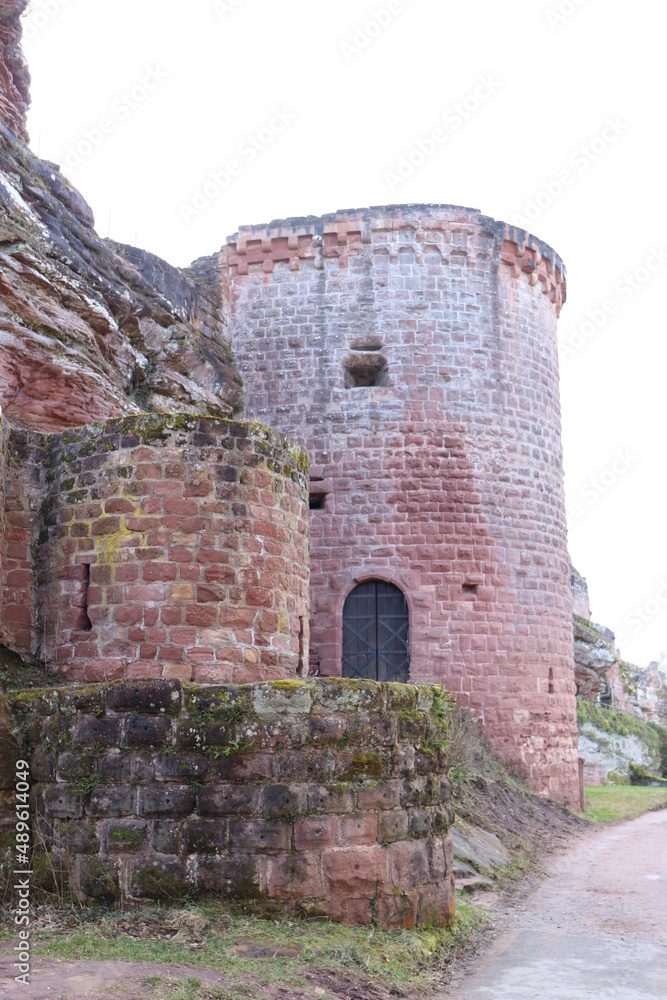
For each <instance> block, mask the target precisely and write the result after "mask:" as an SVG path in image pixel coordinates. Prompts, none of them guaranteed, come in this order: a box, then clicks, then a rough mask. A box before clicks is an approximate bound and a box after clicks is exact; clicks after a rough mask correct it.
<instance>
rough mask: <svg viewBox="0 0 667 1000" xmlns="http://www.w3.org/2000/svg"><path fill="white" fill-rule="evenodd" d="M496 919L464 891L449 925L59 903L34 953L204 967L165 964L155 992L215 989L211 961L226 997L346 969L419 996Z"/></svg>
mask: <svg viewBox="0 0 667 1000" xmlns="http://www.w3.org/2000/svg"><path fill="white" fill-rule="evenodd" d="M490 922H491V921H490V917H489V915H488V913H486V912H485V911H483V910H482V909H480V908H478V907H475V906H471V905H470V904H469V903H466V902H464V901H463V899H460V900H457V916H456V919H455V921H454V923H453V924H452V926H451V927H449V928H443V929H433V930H426V929H420V930H415V931H397V932H394V933H387V932H384V931H379V930H377V929H376V928H372V929H371V928H368V927H346V926H343V925H341V924H334V923H330V922H327V921H305V920H296V919H291V918H290V919H276V920H265V919H260V918H256V917H245V916H244V917H239V916H235V915H234V914H232V913H231V912H230V911H229V910H227V909H225V908H224V907H221V906H219V905H217V904H214V903H211V904H202V905H200V906H197V907H190V908H188V909H181V910H178V909H174V908H161V907H154V908H151V909H150V910H148V909H145V910H137V911H132V912H129V913H113V912H111V913H107V914H92V913H88V912H86V911H81V912H79V911H76V910H69V911H50V914H49V913H46V914H45V917H44V918H43V919H41V920H38V922H37V925H36V927H35V932H34V937H33V944H34V948H35V954H38V955H40V956H42V957H45V958H55V959H60V960H62V961H71V960H78V961H100V962H101V961H117V962H140V963H154V964H155V965H156V966H160V965H165V964H171V965H187V966H190V967H192V968H195V969H197V970H199V969H201V970H202V982H198V980H196V979H190V980H186V981H185V982H183V983H176V982H173V981H170V980H168V979H165V978H163V977H162V976H161V975H160V973H159V972H158V971H157V970H156V974H155V976H151V977H149V978H148V979H147V980H146V982H145V985H146V998H147V1000H148V998H150V997H154V998H155V1000H205V998H208V997H214V998H216V994H215V993H212V992H211V986H210V985H207V984H206V983H205V982H203V980H204V979H205V976H204V970H212V971H215V972H219V973H221V974H222V975H223V976H224V978H225V989H226V990H227V993H225V992H224V991H222V992H220V993H219V995H220V997H224V998H225V1000H227V997H229V1000H232V998H235V997H236V995H237V993H238V995H239V996H243V997H248V998H249V997H255V996H257V997H262V996H264V995H265V993H264V992H263V990H268V991H269V992H268V993H267V994H266V995H273V994H272V993H271V992H270V989H271V987H273V986H278V985H280V986H282V987H287V988H292V989H295V990H299V989H301V990H305V991H306V995H307V996H310V995H313V994H312V989H313V988H314V986H318V985H319V988H320V989H321V988H323V987H324V988H325V992H324V993H321V992H318V993H317V995H318V996H324V997H326V996H327V995H328V994H327V992H326V987H327V985H328V984H330V983H331V982H333V980H332V977H334V978H335V977H336V976H338V975H340V976H343V977H348V978H352V979H353V980H357V981H360V982H363V983H364V984H367V985H368V989H369V992H368V996H369V997H372V996H374V995H375V994H374V993H373V992H372V989H371V988H372V987H374V988H377V989H385V990H389V991H396V992H397V993H398V994H399V995H400V994H402V993H404V994H406V995H410V996H412V995H413V994H418V995H424V994H428V993H430V992H431V991H433V990H434V989H436V988H437V987H438V986H439V985H440V984H441V983H442V981H443V977H444V976H445V974H446V970H447V968H448V966H449V965H450V963H451V961H452V959H453V958H454V957H455V956H456V955H458V954H461V953H462V952H463V951H465V950H469V949H471V948H472V947H473V946H474V944H475V942H476V940H477V938H478V936H479V934H480V933H481V932H482V931H483V930H485V929H486V928H487V927H488V926H489V925H490ZM176 928H180V929H179V930H178V933H176V934H175V933H174V931H175V929H176ZM329 988H330V989H331V986H330V985H329ZM216 989H217V987H216ZM235 991H236V992H235ZM331 995H333V996H336V995H337V993H336V991H335V990H333V991H332V994H331ZM216 1000H217V998H216Z"/></svg>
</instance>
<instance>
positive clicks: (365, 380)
mask: <svg viewBox="0 0 667 1000" xmlns="http://www.w3.org/2000/svg"><path fill="white" fill-rule="evenodd" d="M343 373H344V383H345V388H346V389H360V388H364V387H366V388H368V387H370V386H386V385H387V384H388V376H389V371H388V366H387V359H386V358H383V357H382V355H381V354H370V353H364V354H362V353H360V354H358V355H353V356H351V357H348V358H346V359H345V361H344V362H343Z"/></svg>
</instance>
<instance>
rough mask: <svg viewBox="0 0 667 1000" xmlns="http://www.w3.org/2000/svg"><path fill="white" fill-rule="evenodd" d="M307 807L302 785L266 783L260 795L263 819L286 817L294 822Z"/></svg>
mask: <svg viewBox="0 0 667 1000" xmlns="http://www.w3.org/2000/svg"><path fill="white" fill-rule="evenodd" d="M307 808H308V794H307V791H306V788H305V787H304V786H303V785H267V786H266V787H265V788H264V794H263V797H262V814H263V816H264V818H265V819H288V820H289V822H291V823H294V822H295V820H296V819H297V817H299V816H301V815H303V814H304V813H305V812H306V811H307Z"/></svg>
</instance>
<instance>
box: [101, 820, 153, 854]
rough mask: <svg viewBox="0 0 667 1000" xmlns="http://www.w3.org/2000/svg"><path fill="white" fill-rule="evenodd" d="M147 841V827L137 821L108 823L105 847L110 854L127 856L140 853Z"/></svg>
mask: <svg viewBox="0 0 667 1000" xmlns="http://www.w3.org/2000/svg"><path fill="white" fill-rule="evenodd" d="M147 839H148V826H147V824H146V823H142V822H140V821H137V820H125V821H123V822H119V823H109V825H108V826H107V847H108V850H109V853H110V854H128V853H134V852H135V851H142V850H143V849H144V847H145V846H146V842H147Z"/></svg>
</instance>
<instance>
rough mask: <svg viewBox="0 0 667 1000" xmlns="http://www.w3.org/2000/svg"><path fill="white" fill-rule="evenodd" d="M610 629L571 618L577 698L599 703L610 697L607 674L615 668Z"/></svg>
mask: <svg viewBox="0 0 667 1000" xmlns="http://www.w3.org/2000/svg"><path fill="white" fill-rule="evenodd" d="M613 643H614V634H613V632H610V631H609V629H606V628H603V626H601V625H596V624H595V623H594V622H591V621H587V620H586V619H585V618H582V617H580V616H579V615H576V614H575V615H574V675H575V681H576V685H577V697H579V698H585V699H586V701H595V702H597V701H600V700H601V698H605V697H608V696H609V694H610V679H609V674H610V671H611V670H612V668H613V667H614V666H615V665H617V664H618V662H619V661H618V657H617V656H616V654H615V652H614V648H613Z"/></svg>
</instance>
